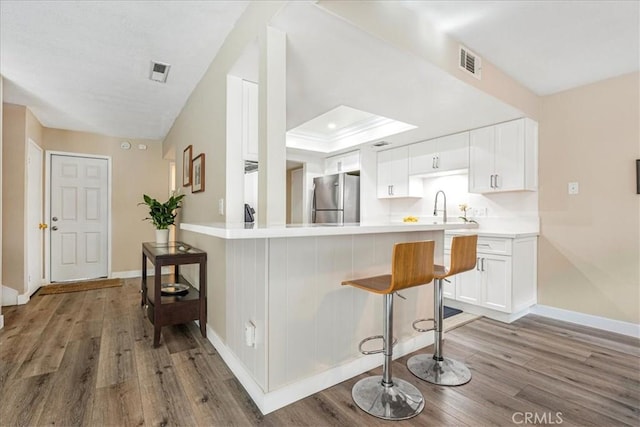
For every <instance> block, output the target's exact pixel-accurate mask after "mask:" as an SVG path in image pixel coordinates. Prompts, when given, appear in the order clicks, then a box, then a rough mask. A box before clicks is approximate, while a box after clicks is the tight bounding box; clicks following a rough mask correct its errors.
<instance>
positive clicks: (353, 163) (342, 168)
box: [324, 150, 360, 175]
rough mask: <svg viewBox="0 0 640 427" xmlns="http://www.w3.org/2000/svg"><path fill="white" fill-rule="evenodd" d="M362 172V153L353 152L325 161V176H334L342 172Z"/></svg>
mask: <svg viewBox="0 0 640 427" xmlns="http://www.w3.org/2000/svg"><path fill="white" fill-rule="evenodd" d="M359 170H360V151H359V150H357V151H351V152H349V153H345V154H340V155H338V156H331V157H327V158H326V159H325V160H324V174H325V175H332V174H335V173H341V172H354V171H359Z"/></svg>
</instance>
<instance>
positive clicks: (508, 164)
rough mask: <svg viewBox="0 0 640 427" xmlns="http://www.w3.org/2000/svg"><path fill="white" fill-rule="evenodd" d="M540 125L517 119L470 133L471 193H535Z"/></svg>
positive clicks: (529, 120) (531, 121)
mask: <svg viewBox="0 0 640 427" xmlns="http://www.w3.org/2000/svg"><path fill="white" fill-rule="evenodd" d="M537 159H538V124H537V123H536V122H534V121H533V120H531V119H527V118H524V119H518V120H513V121H510V122H505V123H499V124H497V125H493V126H487V127H484V128H479V129H474V130H472V131H470V138H469V192H470V193H493V192H499V191H521V190H531V191H535V190H537V187H538V180H537V176H538V162H537Z"/></svg>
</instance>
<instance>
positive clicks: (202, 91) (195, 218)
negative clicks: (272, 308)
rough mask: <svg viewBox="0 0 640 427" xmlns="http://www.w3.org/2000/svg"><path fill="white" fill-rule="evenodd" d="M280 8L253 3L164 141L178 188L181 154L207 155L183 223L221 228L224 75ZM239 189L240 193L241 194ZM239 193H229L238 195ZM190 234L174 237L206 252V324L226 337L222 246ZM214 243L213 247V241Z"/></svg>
mask: <svg viewBox="0 0 640 427" xmlns="http://www.w3.org/2000/svg"><path fill="white" fill-rule="evenodd" d="M281 6H282V3H281V2H254V3H251V4H250V5H249V6H248V8H247V10H246V11H245V12H244V13H243V15H242V16H241V17H240V19H239V20H238V22H237V23H236V25H235V27H234V29H233V30H232V31H231V33H230V34H229V35H228V36H227V39H226V40H225V42H224V44H223V45H222V47H221V49H220V51H219V52H218V54H217V55H216V57H215V59H214V60H213V62H212V63H211V65H210V66H209V69H208V70H207V72H206V73H205V75H204V76H203V78H202V80H201V81H200V82H199V83H198V85H197V86H196V88H195V89H194V91H193V92H192V93H191V96H190V97H189V99H188V100H187V103H186V104H185V106H184V108H183V109H182V112H181V113H180V115H179V116H178V118H177V119H176V121H175V123H174V124H173V126H172V128H171V130H170V131H169V133H168V134H167V136H166V138H165V139H164V141H163V151H164V152H165V153H170V152H171V151H175V153H176V157H177V158H178V161H177V162H176V166H177V170H176V174H177V176H178V182H179V183H180V184H181V183H182V161H181V159H182V152H183V150H184V149H185V148H186V147H187V146H188V145H192V146H193V156H194V157H195V156H197V155H198V154H200V153H204V154H205V160H206V173H205V178H206V179H205V191H204V192H203V193H195V194H192V193H190V191H191V189H190V187H185V188H183V190H184V192H185V193H186V195H187V196H186V197H185V199H184V207H183V209H182V216H181V222H191V223H193V222H224V221H225V217H224V216H223V215H220V214H218V200H219V199H225V201H226V198H227V195H226V191H227V190H226V186H227V176H226V173H227V165H226V155H227V74H228V73H229V72H230V71H231V69H232V67H233V66H234V64H235V63H236V61H237V60H238V58H240V56H241V55H242V53H243V52H244V50H245V48H246V47H247V46H249V45H250V44H251V43H253V42H254V41H255V40H256V39H257V37H258V35H259V34H260V32H261V31H264V28H265V27H266V26H267V24H268V22H269V19H270V18H271V17H272V16H273V15H274V13H276V12H277V11H278V10H279V9H280V7H281ZM240 189H241V188H240ZM240 189H237V188H236V189H233V191H238V190H240ZM196 236H197V235H196V234H194V233H182V232H180V233H178V239H180V240H184V241H185V242H187V243H189V244H192V245H194V246H196V247H200V248H201V249H203V250H207V252H208V256H209V260H210V261H209V263H208V266H207V274H208V283H209V286H208V289H209V294H208V299H209V310H208V315H207V321H208V323H209V325H210V326H211V327H212V328H213V329H214V330H215V331H216V333H217V334H218V335H219V336H220V337H221V338H222V339H224V337H225V298H226V296H225V295H226V294H225V281H226V274H225V263H224V262H222V261H220V265H218V266H217V267H216V268H214V262H212V261H213V260H225V259H226V258H225V245H224V243H223V242H222V243H221V242H220V241H218V239H212V238H206V237H205V238H204V239H206V240H203V238H201V237H196ZM212 240H213V241H212Z"/></svg>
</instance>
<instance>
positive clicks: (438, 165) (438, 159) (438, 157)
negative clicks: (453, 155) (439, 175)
mask: <svg viewBox="0 0 640 427" xmlns="http://www.w3.org/2000/svg"><path fill="white" fill-rule="evenodd" d="M436 168H437V169H440V156H436Z"/></svg>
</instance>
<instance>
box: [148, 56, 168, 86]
mask: <svg viewBox="0 0 640 427" xmlns="http://www.w3.org/2000/svg"><path fill="white" fill-rule="evenodd" d="M169 69H171V65H169V64H164V63H162V62H156V61H151V70H150V72H149V79H150V80H153V81H154V82H160V83H166V82H167V75H168V74H169Z"/></svg>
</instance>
